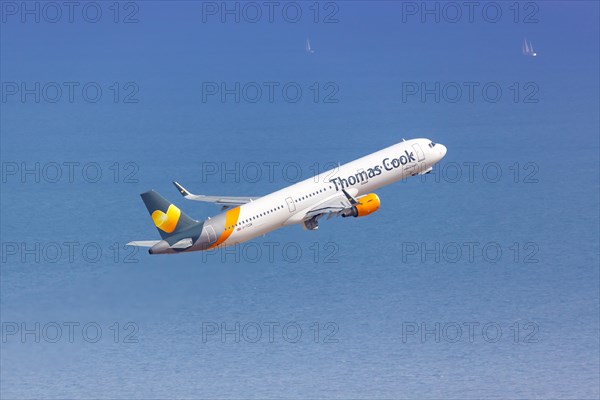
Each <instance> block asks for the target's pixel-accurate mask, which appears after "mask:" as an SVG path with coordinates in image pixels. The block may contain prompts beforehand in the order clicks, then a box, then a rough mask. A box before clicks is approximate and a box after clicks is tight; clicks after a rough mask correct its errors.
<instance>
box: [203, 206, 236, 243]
mask: <svg viewBox="0 0 600 400" xmlns="http://www.w3.org/2000/svg"><path fill="white" fill-rule="evenodd" d="M239 217H240V208H239V207H236V208H234V209H232V210H229V211H227V212H226V213H225V227H224V228H223V233H221V237H219V240H217V241H216V242H215V243H214V244H213V245H212V246H210V247H209V249H212V248H213V247H217V246H218V245H220V244H221V243H223V242H224V241H226V240H227V239H228V238H229V236H230V235H231V234H232V233H233V231H234V228H235V224H237V222H238V218H239Z"/></svg>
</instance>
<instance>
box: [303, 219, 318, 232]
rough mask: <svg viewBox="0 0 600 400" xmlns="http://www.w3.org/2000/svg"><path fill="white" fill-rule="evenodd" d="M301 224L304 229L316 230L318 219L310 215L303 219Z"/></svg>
mask: <svg viewBox="0 0 600 400" xmlns="http://www.w3.org/2000/svg"><path fill="white" fill-rule="evenodd" d="M302 226H304V229H308V230H309V231H316V230H317V229H319V221H318V220H317V217H312V218H310V219H307V220H306V221H304V222H303V224H302Z"/></svg>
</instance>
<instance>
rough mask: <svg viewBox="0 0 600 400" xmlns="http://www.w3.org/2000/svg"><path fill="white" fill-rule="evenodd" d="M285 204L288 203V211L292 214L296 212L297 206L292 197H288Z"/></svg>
mask: <svg viewBox="0 0 600 400" xmlns="http://www.w3.org/2000/svg"><path fill="white" fill-rule="evenodd" d="M285 202H286V203H287V205H288V210H290V212H294V211H296V205H295V204H294V199H292V198H291V197H288V198H287V199H285Z"/></svg>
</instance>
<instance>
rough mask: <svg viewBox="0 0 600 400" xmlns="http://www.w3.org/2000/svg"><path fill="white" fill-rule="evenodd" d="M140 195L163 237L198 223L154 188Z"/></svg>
mask: <svg viewBox="0 0 600 400" xmlns="http://www.w3.org/2000/svg"><path fill="white" fill-rule="evenodd" d="M141 196H142V200H143V201H144V204H145V205H146V208H147V209H148V212H149V213H150V216H151V217H152V221H153V222H154V225H155V226H156V228H157V229H158V233H160V237H161V238H163V239H166V238H168V237H170V236H172V235H174V234H176V233H179V232H181V231H183V230H186V229H188V228H191V227H192V226H194V225H196V224H198V223H199V222H198V221H196V220H193V219H192V218H190V217H188V216H187V215H186V214H185V213H184V212H183V211H181V210H180V209H179V208H177V206H176V205H175V204H172V203H171V202H169V201H168V200H167V199H165V198H164V197H162V196H161V195H160V194H158V193H157V192H155V191H154V190H150V191H148V192H145V193H142V194H141Z"/></svg>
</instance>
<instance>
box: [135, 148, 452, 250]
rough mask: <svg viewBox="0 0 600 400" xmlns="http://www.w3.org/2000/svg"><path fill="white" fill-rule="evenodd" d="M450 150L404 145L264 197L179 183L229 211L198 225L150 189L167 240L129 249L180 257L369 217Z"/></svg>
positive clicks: (147, 200)
mask: <svg viewBox="0 0 600 400" xmlns="http://www.w3.org/2000/svg"><path fill="white" fill-rule="evenodd" d="M446 151H447V150H446V147H445V146H444V145H442V144H439V143H434V142H433V141H431V140H429V139H411V140H403V141H402V142H400V143H397V144H395V145H392V146H390V147H387V148H385V149H383V150H380V151H377V152H375V153H372V154H369V155H367V156H365V157H362V158H359V159H357V160H354V161H352V162H349V163H347V164H344V165H341V166H339V167H337V168H334V169H331V170H329V171H326V172H323V173H321V174H319V175H316V176H314V177H312V178H308V179H306V180H304V181H301V182H298V183H295V184H293V185H291V186H288V187H285V188H283V189H280V190H277V191H275V192H273V193H270V194H267V195H266V196H262V197H230V196H208V195H202V194H192V193H190V192H189V191H188V190H187V189H185V188H184V187H183V186H182V185H180V184H179V183H177V182H173V184H174V185H175V187H176V188H177V190H178V191H179V193H180V194H181V195H182V196H183V197H184V198H186V199H188V200H194V201H201V202H208V203H213V204H217V205H219V206H221V207H222V211H223V212H221V213H220V214H218V215H216V216H214V217H212V218H207V219H206V220H204V221H196V220H194V219H192V218H190V217H189V216H187V215H186V214H185V213H184V212H182V211H181V210H180V209H179V208H178V207H177V206H175V205H174V204H172V203H171V202H169V201H168V200H166V199H165V198H163V197H162V196H161V195H160V194H158V193H157V192H155V191H154V190H150V191H148V192H145V193H142V194H141V197H142V200H143V202H144V204H145V205H146V208H147V209H148V212H149V213H150V216H151V217H152V220H153V222H154V225H155V226H156V228H157V229H158V232H159V233H160V236H161V240H146V241H133V242H129V243H128V245H130V246H140V247H149V250H148V252H149V253H150V254H176V253H183V252H191V251H200V250H209V249H215V248H222V247H227V246H232V245H236V244H239V243H242V242H246V241H248V240H251V239H254V238H256V237H258V236H261V235H265V234H267V233H269V232H271V231H273V230H275V229H279V228H282V227H284V226H288V225H295V224H300V225H302V227H303V228H304V229H307V230H316V229H318V228H319V220H320V219H321V218H322V217H325V216H326V217H327V219H330V218H332V217H334V216H341V217H343V218H346V217H355V218H356V217H365V216H367V215H370V214H372V213H374V212H376V211H377V210H378V209H379V207H380V200H379V197H378V196H377V195H376V194H375V193H373V191H374V190H377V189H379V188H381V187H382V186H386V185H389V184H391V183H393V182H396V181H398V180H401V179H404V178H408V177H410V176H415V175H423V174H427V173H430V172H431V170H432V169H433V165H434V164H436V163H438V162H439V161H440V160H441V159H442V158H444V156H445V155H446Z"/></svg>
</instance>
